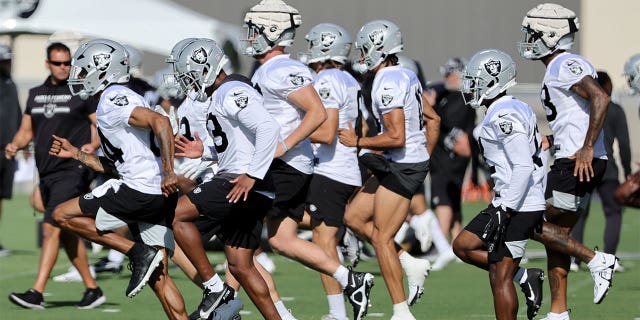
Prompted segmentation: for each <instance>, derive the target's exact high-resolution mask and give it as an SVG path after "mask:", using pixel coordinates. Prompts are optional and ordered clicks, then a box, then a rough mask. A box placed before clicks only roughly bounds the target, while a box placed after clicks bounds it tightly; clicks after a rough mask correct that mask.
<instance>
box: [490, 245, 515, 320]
mask: <svg viewBox="0 0 640 320" xmlns="http://www.w3.org/2000/svg"><path fill="white" fill-rule="evenodd" d="M519 262H520V259H518V260H514V259H511V258H509V257H503V258H502V260H501V261H498V262H495V263H491V264H490V265H489V282H490V283H491V292H492V293H493V307H494V310H495V312H496V319H498V320H507V319H509V320H515V319H516V317H517V315H518V296H517V295H516V289H515V287H514V285H513V281H512V279H513V275H514V273H515V270H516V269H517V268H518V263H519Z"/></svg>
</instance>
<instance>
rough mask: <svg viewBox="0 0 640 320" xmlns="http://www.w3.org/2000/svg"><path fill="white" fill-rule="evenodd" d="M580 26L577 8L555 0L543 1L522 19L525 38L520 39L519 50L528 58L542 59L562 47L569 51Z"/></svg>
mask: <svg viewBox="0 0 640 320" xmlns="http://www.w3.org/2000/svg"><path fill="white" fill-rule="evenodd" d="M579 28H580V23H579V22H578V17H576V14H575V13H574V12H573V11H571V10H569V9H567V8H565V7H563V6H561V5H557V4H553V3H543V4H540V5H538V6H537V7H535V8H533V9H531V10H529V12H527V15H526V16H525V17H524V19H523V20H522V32H523V33H524V40H523V41H520V42H518V52H519V53H520V55H521V56H522V57H523V58H525V59H529V60H538V59H540V58H543V57H545V56H548V55H550V54H552V53H554V52H556V51H558V50H569V49H571V46H572V45H573V38H574V35H575V33H576V32H578V29H579Z"/></svg>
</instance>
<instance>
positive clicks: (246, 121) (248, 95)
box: [223, 89, 280, 179]
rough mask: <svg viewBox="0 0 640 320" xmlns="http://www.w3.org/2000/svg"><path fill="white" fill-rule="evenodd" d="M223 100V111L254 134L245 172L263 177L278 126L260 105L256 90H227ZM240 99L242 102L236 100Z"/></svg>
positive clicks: (275, 142)
mask: <svg viewBox="0 0 640 320" xmlns="http://www.w3.org/2000/svg"><path fill="white" fill-rule="evenodd" d="M228 93H229V94H227V97H226V98H225V101H224V104H223V105H224V108H225V113H226V114H227V115H229V116H231V117H234V118H235V119H237V120H238V121H239V122H240V124H242V126H244V127H246V128H247V129H249V130H250V131H251V132H253V133H254V134H255V137H256V138H255V145H254V152H253V156H252V157H251V163H250V164H249V169H247V174H248V175H250V176H252V177H256V178H259V179H263V178H264V176H265V175H266V174H267V171H268V170H269V167H270V166H271V162H272V161H273V156H274V155H275V153H276V146H277V144H278V141H279V136H280V126H279V125H278V123H277V122H276V120H275V119H273V117H272V116H271V115H270V114H269V112H268V111H267V109H265V108H264V107H263V105H262V99H261V98H260V96H259V95H258V93H257V92H254V94H252V92H248V90H246V89H245V90H240V91H235V92H234V93H236V94H237V95H236V96H232V95H231V90H230V91H228ZM238 99H240V100H241V101H242V102H238V101H237V100H238Z"/></svg>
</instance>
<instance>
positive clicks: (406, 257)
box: [398, 251, 414, 269]
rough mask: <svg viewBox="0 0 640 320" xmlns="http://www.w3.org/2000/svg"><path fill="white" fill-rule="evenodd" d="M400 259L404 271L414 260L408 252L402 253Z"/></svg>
mask: <svg viewBox="0 0 640 320" xmlns="http://www.w3.org/2000/svg"><path fill="white" fill-rule="evenodd" d="M398 259H399V260H400V265H401V266H402V269H405V266H408V265H409V263H411V261H412V260H413V259H414V258H413V257H412V256H411V255H410V254H408V253H407V252H406V251H402V253H401V254H400V256H398Z"/></svg>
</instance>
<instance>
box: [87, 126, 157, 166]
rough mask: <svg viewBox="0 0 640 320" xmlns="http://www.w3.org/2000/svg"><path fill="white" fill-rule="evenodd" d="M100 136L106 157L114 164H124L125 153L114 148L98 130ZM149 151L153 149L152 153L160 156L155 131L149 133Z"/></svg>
mask: <svg viewBox="0 0 640 320" xmlns="http://www.w3.org/2000/svg"><path fill="white" fill-rule="evenodd" d="M98 136H100V144H101V145H102V152H104V155H105V156H106V157H107V158H109V160H111V161H113V162H120V163H124V153H123V152H122V149H120V148H118V147H116V146H114V145H113V144H112V143H111V142H110V141H109V139H107V137H106V136H105V135H104V134H103V133H102V131H101V130H100V128H98ZM149 149H151V152H153V154H154V155H155V156H156V157H159V156H160V148H159V147H158V145H157V144H156V136H155V135H154V134H153V131H149Z"/></svg>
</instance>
